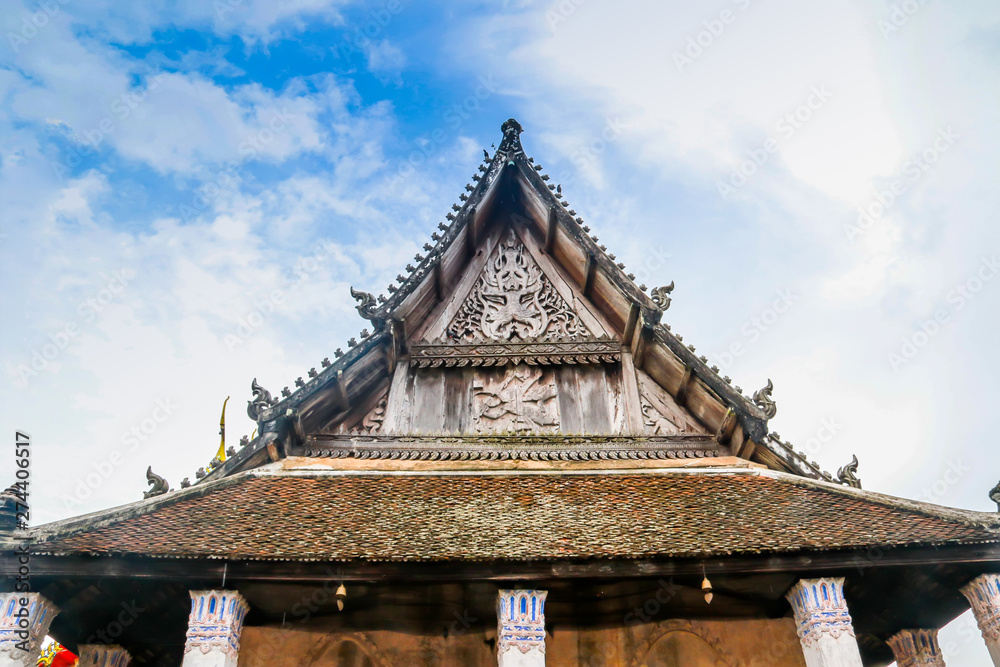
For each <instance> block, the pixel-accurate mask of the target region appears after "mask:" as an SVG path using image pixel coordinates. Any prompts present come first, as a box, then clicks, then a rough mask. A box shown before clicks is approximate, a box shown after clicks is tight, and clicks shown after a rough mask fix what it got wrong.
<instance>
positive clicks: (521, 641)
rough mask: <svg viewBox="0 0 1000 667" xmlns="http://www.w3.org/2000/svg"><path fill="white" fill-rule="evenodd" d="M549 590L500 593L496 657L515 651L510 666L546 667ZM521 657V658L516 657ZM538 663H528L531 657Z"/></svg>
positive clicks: (502, 657) (502, 658)
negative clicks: (544, 666)
mask: <svg viewBox="0 0 1000 667" xmlns="http://www.w3.org/2000/svg"><path fill="white" fill-rule="evenodd" d="M547 595H548V591H538V590H501V591H499V592H498V593H497V658H498V662H499V664H501V665H504V664H505V663H506V661H505V659H504V656H505V654H508V653H509V652H513V653H514V654H515V655H514V656H512V657H513V658H514V659H512V660H511V661H510V663H511V664H517V665H528V664H539V665H544V664H545V598H546V596H547ZM518 653H520V654H522V656H518V655H516V654H518ZM529 653H530V654H532V655H534V656H536V659H535V660H526V659H523V658H526V657H527V656H528V654H529Z"/></svg>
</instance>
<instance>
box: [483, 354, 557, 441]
mask: <svg viewBox="0 0 1000 667" xmlns="http://www.w3.org/2000/svg"><path fill="white" fill-rule="evenodd" d="M472 390H473V417H474V420H475V424H476V432H477V433H524V432H531V433H556V432H558V430H559V402H558V400H557V396H558V390H557V389H556V381H555V377H554V376H553V374H552V373H551V372H550V371H548V372H543V371H542V369H541V368H537V367H533V366H509V367H507V368H505V369H503V370H499V369H498V370H497V371H496V372H492V373H490V372H488V371H483V372H477V374H476V377H475V379H474V381H473V385H472Z"/></svg>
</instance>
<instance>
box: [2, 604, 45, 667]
mask: <svg viewBox="0 0 1000 667" xmlns="http://www.w3.org/2000/svg"><path fill="white" fill-rule="evenodd" d="M58 613H59V609H57V608H56V606H55V605H54V604H52V603H51V602H49V601H48V600H47V599H45V598H44V597H42V596H41V595H40V594H38V593H0V667H35V665H36V664H38V654H39V653H40V652H41V650H42V641H44V639H45V635H47V634H48V632H49V625H51V624H52V619H53V618H55V617H56V614H58Z"/></svg>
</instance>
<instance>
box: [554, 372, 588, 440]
mask: <svg viewBox="0 0 1000 667" xmlns="http://www.w3.org/2000/svg"><path fill="white" fill-rule="evenodd" d="M555 374H556V386H557V387H558V390H559V431H560V433H583V407H582V405H581V404H580V381H579V378H578V376H577V368H576V366H556V368H555Z"/></svg>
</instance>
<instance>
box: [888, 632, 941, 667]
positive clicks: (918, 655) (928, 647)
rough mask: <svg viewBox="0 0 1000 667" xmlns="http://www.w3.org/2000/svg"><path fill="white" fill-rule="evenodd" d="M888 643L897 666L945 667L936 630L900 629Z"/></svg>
mask: <svg viewBox="0 0 1000 667" xmlns="http://www.w3.org/2000/svg"><path fill="white" fill-rule="evenodd" d="M888 644H889V648H891V649H892V654H893V656H895V658H896V665H897V666H898V667H945V664H944V656H942V655H941V647H940V646H938V631H937V630H900V631H899V632H897V633H896V634H894V635H893V636H892V637H889V640H888Z"/></svg>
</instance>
